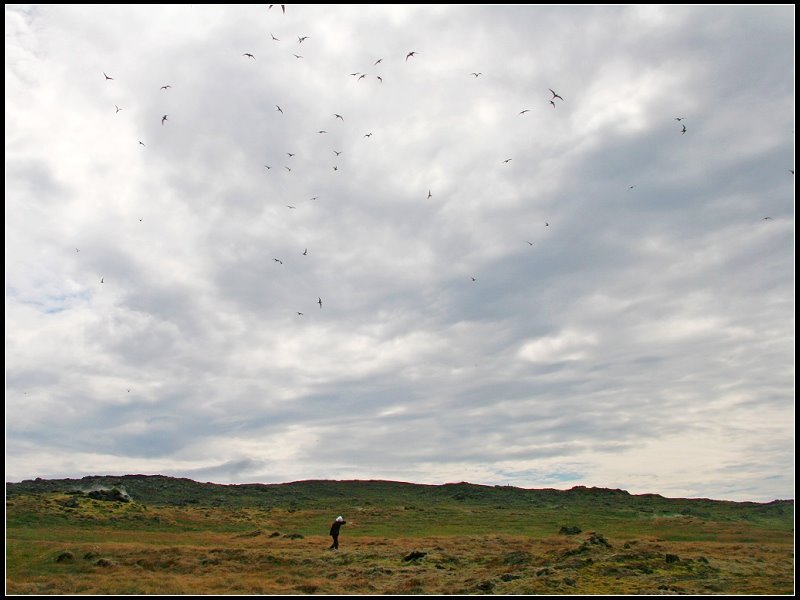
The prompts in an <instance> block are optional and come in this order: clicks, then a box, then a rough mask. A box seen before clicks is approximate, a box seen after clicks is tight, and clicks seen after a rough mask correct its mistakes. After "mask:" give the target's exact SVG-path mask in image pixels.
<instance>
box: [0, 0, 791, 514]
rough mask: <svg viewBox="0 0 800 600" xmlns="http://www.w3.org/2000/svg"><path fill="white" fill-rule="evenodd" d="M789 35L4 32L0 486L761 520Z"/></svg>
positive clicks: (584, 13)
mask: <svg viewBox="0 0 800 600" xmlns="http://www.w3.org/2000/svg"><path fill="white" fill-rule="evenodd" d="M793 14H794V13H793V11H792V10H791V9H790V8H788V7H777V6H776V7H766V8H765V7H723V8H720V7H699V8H697V7H677V8H676V7H659V6H652V7H651V6H640V7H525V6H513V7H488V6H485V7H445V6H441V7H401V6H394V7H383V6H373V7H368V8H363V7H359V8H358V9H356V8H354V7H347V6H341V7H334V8H330V7H326V8H325V10H324V12H323V11H322V9H320V8H315V7H310V6H309V7H303V6H298V7H294V8H293V9H291V10H288V11H287V13H286V14H285V15H283V14H282V13H281V14H277V15H276V14H274V11H271V12H268V11H266V10H265V7H263V6H248V7H201V6H197V7H186V6H172V7H160V8H158V9H155V10H154V9H152V7H148V9H147V10H144V9H141V8H137V7H126V6H114V7H111V6H109V7H101V8H95V7H92V8H86V7H74V6H73V7H66V6H49V7H32V8H23V7H14V6H9V7H7V8H6V20H7V43H6V55H7V66H6V71H7V78H6V89H7V92H6V97H7V102H6V111H7V127H6V147H7V152H6V198H7V201H6V240H7V241H6V256H7V259H6V357H7V358H6V406H7V408H6V447H7V451H6V470H7V478H9V479H23V478H29V477H33V476H71V477H77V476H82V475H85V474H91V473H101V472H113V473H124V472H136V473H139V472H153V473H167V474H174V475H180V476H188V477H195V478H209V479H213V480H215V481H220V482H224V483H235V482H253V481H285V480H298V479H304V478H319V477H348V478H369V477H378V478H385V479H389V478H396V479H403V480H409V481H419V482H426V483H437V482H443V481H458V480H462V479H463V480H470V481H475V482H477V483H489V484H492V483H498V484H509V483H510V484H514V485H523V486H526V487H542V486H557V487H558V486H561V487H569V486H571V485H575V484H585V485H604V486H610V487H623V488H625V489H629V490H630V491H631V492H639V493H641V492H657V493H662V494H664V495H685V496H710V497H716V498H729V499H737V500H743V499H749V500H770V499H773V498H777V497H781V498H787V497H791V496H792V493H793V492H792V491H793V485H794V479H793V475H792V473H793V466H792V465H793V457H794V454H793V436H794V428H793V400H794V391H793V389H794V385H793V382H794V335H793V331H794V330H793V327H792V326H791V324H792V323H793V319H794V288H793V273H794V249H793V239H794V238H793V236H794V204H793V198H794V187H793V186H794V179H793V176H792V175H790V174H789V170H790V169H792V170H793V169H794V162H793V160H794V158H793V156H794V133H793V132H794V86H793V84H792V81H793V80H792V78H791V76H790V74H791V73H793V70H794V52H793V48H794V19H793ZM270 33H272V34H274V35H275V36H276V37H278V38H280V40H281V41H280V42H276V41H273V40H272V38H271V36H270ZM299 35H306V36H309V39H307V40H306V41H304V42H303V43H302V44H299V43H298V42H297V37H298V36H299ZM67 48H68V49H69V51H66V50H65V49H67ZM132 48H135V49H136V51H132V50H131V49H132ZM410 51H415V52H417V55H415V56H413V57H411V58H410V59H408V60H405V56H406V54H407V53H408V52H410ZM245 52H251V53H253V54H254V55H255V57H256V59H255V60H251V59H249V58H247V57H244V56H242V54H243V53H245ZM293 53H297V54H299V55H302V56H303V58H302V59H297V58H295V57H294V56H292V54H293ZM379 58H382V59H383V60H382V62H381V63H379V64H378V65H375V64H374V63H375V61H377V60H378V59H379ZM103 72H105V73H107V74H108V75H109V76H111V77H113V78H114V79H113V80H111V81H106V80H105V78H104V77H103ZM353 72H359V73H366V77H365V78H363V79H361V80H359V79H357V77H352V76H350V75H349V74H350V73H353ZM471 72H481V73H482V75H481V76H480V77H477V78H476V77H474V76H472V75H470V73H471ZM378 75H380V76H381V77H382V78H383V82H382V83H381V82H380V81H379V80H378V79H377V76H378ZM167 84H169V85H171V86H172V87H171V88H170V89H168V90H161V89H160V87H161V86H163V85H167ZM548 88H552V89H554V90H556V91H557V92H558V93H559V94H561V95H562V96H563V97H564V100H563V101H560V100H556V102H557V105H556V107H555V108H554V107H553V106H551V105H550V104H549V100H550V98H551V96H552V95H551V93H550V92H549V91H548ZM276 105H280V106H281V108H282V110H283V113H280V112H278V110H277V108H276ZM115 106H117V107H121V108H122V110H120V111H119V112H116V109H115ZM767 107H768V108H767ZM526 109H527V110H528V112H526V113H525V114H522V115H521V114H519V113H520V112H521V111H523V110H526ZM334 113H336V114H341V115H342V116H343V117H344V119H343V120H340V119H337V118H336V117H334ZM164 114H167V115H168V120H167V121H166V122H165V123H164V124H162V123H161V117H162V115H164ZM676 117H682V118H684V120H683V121H681V122H678V121H676V120H675V118H676ZM682 124H685V125H686V129H687V131H686V133H685V134H682V133H681V125H682ZM320 130H323V131H326V132H327V133H324V134H320V133H318V131H320ZM369 133H371V134H372V135H371V136H370V137H365V136H366V134H369ZM140 141H141V142H143V143H144V146H142V145H141V144H139V142H140ZM334 150H335V151H337V152H341V154H340V155H339V156H337V155H336V154H335V153H334ZM288 153H292V154H294V156H291V157H290V156H288ZM508 158H511V161H509V162H503V161H505V160H506V159H508ZM265 165H269V166H270V167H271V168H270V169H267V168H265ZM334 166H336V167H337V170H334V169H333V167H334ZM286 167H289V168H290V169H291V171H290V170H288V169H286ZM631 186H633V187H631ZM429 192H430V194H431V197H430V198H428V194H429ZM312 198H315V199H312ZM288 206H294V207H295V208H288ZM764 217H770V219H766V220H765V219H764ZM529 242H531V243H532V244H533V245H530V244H529ZM76 250H77V251H76ZM304 250H307V253H306V254H305V255H304V254H303V251H304ZM274 258H278V259H280V260H281V261H282V264H280V263H278V262H275V261H274V260H273V259H274ZM101 278H103V283H102V284H101V283H100V280H101ZM472 278H475V281H472ZM318 298H322V300H323V307H322V308H321V309H320V307H319V306H318V304H317V299H318ZM298 312H301V313H303V314H302V315H298V314H297V313H298ZM128 390H130V391H128Z"/></svg>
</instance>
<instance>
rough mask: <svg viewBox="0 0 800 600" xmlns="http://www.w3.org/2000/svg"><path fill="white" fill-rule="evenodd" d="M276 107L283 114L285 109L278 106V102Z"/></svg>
mask: <svg viewBox="0 0 800 600" xmlns="http://www.w3.org/2000/svg"><path fill="white" fill-rule="evenodd" d="M275 107H276V108H277V109H278V112H279V113H281V114H283V109H282V108H281V107H280V106H278V105H277V104H276V105H275Z"/></svg>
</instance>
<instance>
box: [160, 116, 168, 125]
mask: <svg viewBox="0 0 800 600" xmlns="http://www.w3.org/2000/svg"><path fill="white" fill-rule="evenodd" d="M166 120H167V115H164V116H163V117H161V124H162V125H163V124H164V121H166Z"/></svg>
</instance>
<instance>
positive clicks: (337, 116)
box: [333, 113, 344, 121]
mask: <svg viewBox="0 0 800 600" xmlns="http://www.w3.org/2000/svg"><path fill="white" fill-rule="evenodd" d="M333 116H334V117H336V118H337V119H341V120H342V121H344V117H343V116H342V115H337V114H336V113H333Z"/></svg>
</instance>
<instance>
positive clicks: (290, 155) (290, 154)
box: [286, 152, 294, 158]
mask: <svg viewBox="0 0 800 600" xmlns="http://www.w3.org/2000/svg"><path fill="white" fill-rule="evenodd" d="M286 154H288V155H289V158H292V157H293V156H294V154H292V153H291V152H287V153H286Z"/></svg>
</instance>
